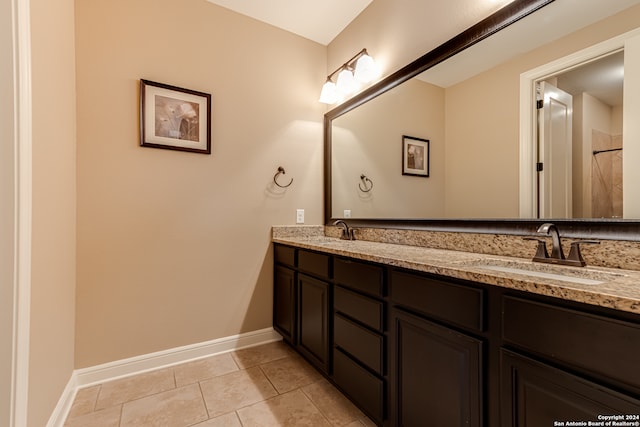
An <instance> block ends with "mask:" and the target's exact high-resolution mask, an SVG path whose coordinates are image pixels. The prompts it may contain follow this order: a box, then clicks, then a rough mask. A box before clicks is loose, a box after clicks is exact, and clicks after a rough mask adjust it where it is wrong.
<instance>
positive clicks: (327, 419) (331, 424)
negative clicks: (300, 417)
mask: <svg viewBox="0 0 640 427" xmlns="http://www.w3.org/2000/svg"><path fill="white" fill-rule="evenodd" d="M311 384H315V382H314V383H311ZM298 390H300V391H301V392H302V395H303V396H304V397H306V398H307V400H308V401H309V403H311V405H312V406H313V407H314V408H316V410H317V411H318V413H319V414H320V415H322V418H324V419H325V421H326V422H327V424H329V425H330V426H332V427H334V426H335V425H334V424H333V423H332V422H331V420H329V417H327V415H325V413H324V411H323V410H322V409H320V407H318V405H316V404H315V402H314V401H313V399H312V398H311V396H309V395H308V394H307V393H306V392H305V391H304V387H299V388H298Z"/></svg>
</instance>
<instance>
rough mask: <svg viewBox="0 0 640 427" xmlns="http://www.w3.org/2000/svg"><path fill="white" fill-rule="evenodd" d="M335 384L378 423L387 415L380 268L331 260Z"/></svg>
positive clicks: (355, 262)
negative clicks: (332, 261) (332, 264)
mask: <svg viewBox="0 0 640 427" xmlns="http://www.w3.org/2000/svg"><path fill="white" fill-rule="evenodd" d="M333 268H334V270H333V276H334V283H335V287H334V316H333V374H332V379H333V381H334V382H335V384H336V385H337V386H338V387H339V388H340V389H342V391H343V392H344V393H345V394H347V395H348V396H349V397H350V398H351V399H352V400H353V401H354V402H356V403H357V404H358V405H359V406H360V408H361V409H362V410H363V411H364V412H365V413H366V414H367V415H368V416H369V417H370V418H372V419H373V420H374V421H376V422H377V423H378V424H382V423H383V422H384V420H385V419H386V417H387V404H386V400H387V399H386V396H387V379H386V374H387V346H386V335H385V329H386V327H385V314H386V303H385V301H384V297H385V286H384V270H383V268H382V266H379V265H373V264H368V263H364V262H359V261H352V260H348V259H344V258H335V259H334V266H333Z"/></svg>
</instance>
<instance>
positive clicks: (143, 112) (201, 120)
mask: <svg viewBox="0 0 640 427" xmlns="http://www.w3.org/2000/svg"><path fill="white" fill-rule="evenodd" d="M140 145H141V146H143V147H152V148H165V149H168V150H179V151H190V152H192V153H203V154H211V94H208V93H203V92H197V91H195V90H190V89H184V88H180V87H176V86H170V85H167V84H163V83H156V82H152V81H149V80H143V79H140Z"/></svg>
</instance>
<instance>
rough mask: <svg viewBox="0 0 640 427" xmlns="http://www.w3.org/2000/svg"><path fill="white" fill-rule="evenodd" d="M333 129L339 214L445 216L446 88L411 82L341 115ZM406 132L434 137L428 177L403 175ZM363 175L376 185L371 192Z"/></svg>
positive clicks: (335, 196) (333, 174) (334, 194)
mask: <svg viewBox="0 0 640 427" xmlns="http://www.w3.org/2000/svg"><path fill="white" fill-rule="evenodd" d="M372 124H376V125H375V126H372ZM332 132H333V133H332V144H331V146H332V150H333V152H332V155H331V157H332V159H333V164H332V168H331V177H332V182H333V187H332V195H331V198H332V200H333V204H332V209H333V216H334V217H335V218H341V217H343V214H344V210H345V209H350V210H351V214H352V216H353V217H354V218H389V217H396V218H398V217H402V218H425V217H430V218H440V217H442V216H443V214H444V179H445V171H444V168H442V167H440V165H442V164H444V152H445V147H444V89H442V88H440V87H437V86H434V85H432V84H429V83H425V82H423V81H420V80H417V79H413V80H410V81H408V82H407V83H406V84H403V85H401V86H399V87H397V88H395V89H393V90H391V91H390V92H387V93H385V94H384V95H382V96H380V97H378V98H376V99H375V100H373V101H372V102H368V103H366V104H364V105H362V106H361V107H359V108H357V109H355V110H353V111H350V112H349V114H346V115H344V116H341V117H339V118H337V119H336V120H334V122H333V126H332ZM402 135H409V136H413V137H416V138H422V139H428V140H429V144H430V147H429V148H430V149H429V157H430V161H429V163H430V166H431V167H430V170H429V177H428V178H423V177H414V176H405V175H402V169H401V165H402V163H401V159H402V150H401V149H402ZM363 173H364V174H365V175H367V176H368V177H369V178H370V179H371V180H372V181H373V183H374V187H373V189H372V191H370V192H367V193H365V192H362V191H360V190H359V189H358V186H359V185H362V186H363V187H364V184H363V183H362V182H361V181H360V179H359V177H360V174H363Z"/></svg>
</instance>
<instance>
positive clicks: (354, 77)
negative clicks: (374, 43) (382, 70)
mask: <svg viewBox="0 0 640 427" xmlns="http://www.w3.org/2000/svg"><path fill="white" fill-rule="evenodd" d="M338 72H339V74H338V78H337V80H336V83H334V82H333V80H331V78H332V77H333V76H334V75H335V74H336V73H338ZM377 75H378V69H377V67H376V64H375V62H374V61H373V58H372V57H371V56H369V53H368V52H367V49H362V50H361V51H360V52H358V53H357V54H356V55H355V56H354V57H353V58H351V59H349V60H348V61H347V62H345V63H344V64H343V65H342V66H340V67H339V68H338V69H337V70H335V71H334V72H333V73H331V74H329V75H328V76H327V81H326V82H325V84H324V86H322V92H321V93H320V102H322V103H323V104H335V103H336V102H338V101H339V100H340V99H344V98H346V97H347V96H348V95H350V94H351V93H353V92H355V91H356V90H357V89H358V88H359V86H360V84H364V83H369V82H370V81H372V80H373V79H375V78H376V77H377Z"/></svg>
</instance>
